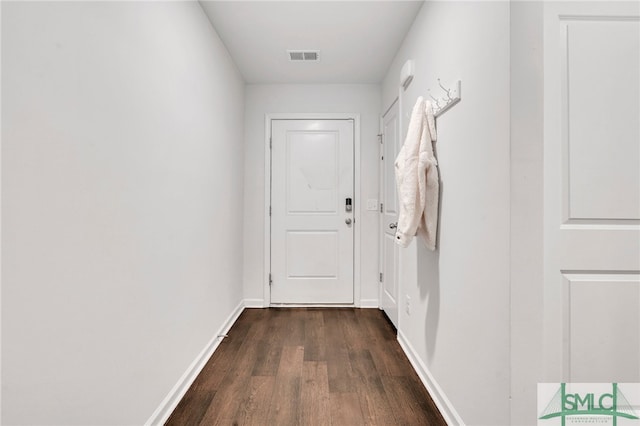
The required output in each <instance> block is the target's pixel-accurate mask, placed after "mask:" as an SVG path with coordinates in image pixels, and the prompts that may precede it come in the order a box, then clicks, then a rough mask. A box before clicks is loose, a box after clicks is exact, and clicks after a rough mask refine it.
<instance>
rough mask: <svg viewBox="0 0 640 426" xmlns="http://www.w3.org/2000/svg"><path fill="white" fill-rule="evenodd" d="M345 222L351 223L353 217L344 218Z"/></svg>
mask: <svg viewBox="0 0 640 426" xmlns="http://www.w3.org/2000/svg"><path fill="white" fill-rule="evenodd" d="M344 223H346V224H347V225H351V218H350V217H348V218H346V219H345V220H344Z"/></svg>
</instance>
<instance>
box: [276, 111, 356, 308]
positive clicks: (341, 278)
mask: <svg viewBox="0 0 640 426" xmlns="http://www.w3.org/2000/svg"><path fill="white" fill-rule="evenodd" d="M353 132H354V129H353V120H272V121H271V138H272V148H271V161H272V165H271V179H272V180H271V274H272V275H271V278H272V284H271V303H272V304H282V303H291V304H324V303H349V304H351V303H353V262H354V258H353V235H354V234H353V228H354V226H355V223H354V214H353V211H354V202H355V200H354V199H353V195H354V164H353V161H354V134H353Z"/></svg>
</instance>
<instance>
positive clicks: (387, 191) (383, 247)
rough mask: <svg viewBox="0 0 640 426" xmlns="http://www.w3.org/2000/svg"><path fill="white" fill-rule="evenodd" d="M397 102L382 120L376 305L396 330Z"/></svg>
mask: <svg viewBox="0 0 640 426" xmlns="http://www.w3.org/2000/svg"><path fill="white" fill-rule="evenodd" d="M398 118H399V117H398V101H397V100H396V101H395V102H394V103H393V105H392V106H391V108H389V110H388V111H387V112H386V113H385V115H384V116H383V117H382V139H381V142H382V145H381V149H380V152H381V155H380V160H381V167H380V169H381V182H380V186H381V191H380V192H381V198H382V208H381V215H380V216H381V220H380V226H381V229H380V238H381V240H380V252H381V253H380V271H381V272H380V282H381V285H380V304H381V308H382V310H383V311H384V313H385V314H386V315H387V317H389V319H390V320H391V322H392V323H393V325H395V326H396V328H398V250H399V249H398V245H397V244H396V242H395V240H396V238H395V233H396V226H397V224H398V195H397V191H396V178H395V166H394V164H395V160H396V156H397V155H398V152H399V151H400V146H401V143H400V126H399V124H398Z"/></svg>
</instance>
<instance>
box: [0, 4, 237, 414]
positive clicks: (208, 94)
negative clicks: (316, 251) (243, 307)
mask: <svg viewBox="0 0 640 426" xmlns="http://www.w3.org/2000/svg"><path fill="white" fill-rule="evenodd" d="M2 9H3V10H2V39H3V40H2V41H3V44H2V88H3V93H2V95H3V97H2V123H3V127H2V208H3V216H2V221H3V222H2V229H3V235H2V246H3V251H2V254H3V256H2V265H3V269H2V304H3V305H2V338H3V342H2V343H3V345H2V363H3V369H2V372H3V375H2V406H3V413H2V414H3V417H2V422H3V423H4V424H11V425H14V424H65V425H73V424H78V425H80V424H93V425H98V424H110V425H117V424H141V423H143V422H145V421H146V420H147V419H148V418H149V416H150V415H151V414H152V413H153V411H154V410H155V409H156V407H158V405H159V404H160V402H161V401H162V399H163V398H164V397H165V395H166V394H167V393H168V392H169V390H170V389H171V388H172V387H173V385H174V384H175V383H176V382H177V380H178V379H179V378H180V376H181V375H182V374H183V373H184V372H185V370H186V369H187V367H188V366H189V365H190V363H191V362H192V361H193V360H194V358H195V357H196V356H197V355H198V353H199V352H200V351H201V350H202V349H203V348H204V347H205V345H206V344H207V343H208V342H209V340H210V339H211V338H212V337H213V336H214V334H215V333H216V331H217V330H218V329H219V328H220V327H221V326H222V324H223V323H224V321H225V319H226V318H227V317H228V316H229V315H230V314H231V313H232V311H233V310H234V309H235V307H236V306H237V305H238V304H239V303H240V302H241V300H242V284H241V274H242V248H241V246H242V214H240V213H239V212H241V211H242V208H243V196H242V193H243V192H242V180H243V99H244V98H243V96H244V95H243V81H242V79H241V78H240V76H239V73H238V72H237V70H236V69H235V67H234V65H233V63H232V62H231V60H230V58H229V56H228V54H227V52H226V50H225V48H224V46H223V45H222V43H221V42H220V40H219V39H218V37H217V35H216V33H215V32H214V31H213V30H212V27H211V26H210V24H209V22H208V20H207V18H206V17H205V15H204V13H203V12H202V10H201V9H200V6H199V5H198V3H196V2H175V3H174V2H113V3H112V2H43V3H30V2H21V3H9V2H2Z"/></svg>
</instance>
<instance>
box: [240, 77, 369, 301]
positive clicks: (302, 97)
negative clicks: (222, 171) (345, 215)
mask: <svg viewBox="0 0 640 426" xmlns="http://www.w3.org/2000/svg"><path fill="white" fill-rule="evenodd" d="M245 105H246V109H245V144H246V149H245V176H244V180H245V193H244V197H245V199H244V203H245V211H244V224H245V234H244V294H245V298H246V299H248V302H249V303H250V304H251V305H256V306H262V304H263V303H264V299H265V295H264V274H265V271H264V215H265V210H264V188H265V186H264V185H265V182H264V155H265V149H264V148H265V128H264V126H265V114H268V113H286V112H289V113H338V112H346V113H359V114H360V129H361V131H360V140H361V161H360V166H361V188H360V193H361V197H362V200H361V202H363V203H364V202H366V199H367V198H375V199H377V197H378V160H377V157H378V140H377V136H376V135H377V134H378V132H379V127H380V126H379V119H380V118H379V117H380V86H378V85H248V86H247V87H246V89H245ZM356 202H357V200H356ZM365 207H366V205H365V204H362V205H361V208H362V218H361V224H360V226H361V228H360V231H361V232H360V235H361V240H360V244H361V256H360V259H359V260H358V259H356V262H357V261H360V263H361V283H362V284H361V296H360V301H356V303H358V302H360V303H362V304H366V305H368V306H377V299H378V237H377V235H378V234H377V232H378V213H377V211H367V210H366V208H365ZM267 303H268V301H267Z"/></svg>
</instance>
